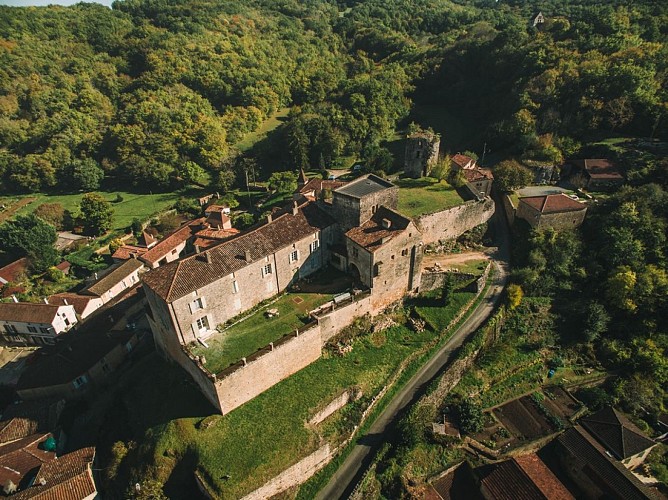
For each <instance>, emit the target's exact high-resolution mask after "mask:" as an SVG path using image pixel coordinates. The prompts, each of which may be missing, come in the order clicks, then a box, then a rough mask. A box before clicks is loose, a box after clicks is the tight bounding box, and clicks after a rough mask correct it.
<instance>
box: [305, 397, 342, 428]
mask: <svg viewBox="0 0 668 500" xmlns="http://www.w3.org/2000/svg"><path fill="white" fill-rule="evenodd" d="M348 401H350V393H349V392H348V391H346V392H344V393H343V394H341V395H340V396H338V397H336V398H334V399H333V400H332V401H330V403H329V404H328V405H327V406H325V407H324V408H323V409H322V410H320V411H319V412H317V413H316V414H315V415H313V416H312V417H311V418H310V419H309V421H308V423H309V425H317V424H319V423H320V422H322V421H323V420H325V419H326V418H327V417H329V416H330V415H331V414H332V413H334V412H335V411H337V410H340V409H341V408H343V407H344V406H346V404H348Z"/></svg>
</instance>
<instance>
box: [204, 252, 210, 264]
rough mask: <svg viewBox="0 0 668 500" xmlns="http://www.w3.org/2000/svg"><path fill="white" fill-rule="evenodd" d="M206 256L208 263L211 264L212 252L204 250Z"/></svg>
mask: <svg viewBox="0 0 668 500" xmlns="http://www.w3.org/2000/svg"><path fill="white" fill-rule="evenodd" d="M204 257H205V258H206V263H207V264H211V252H204Z"/></svg>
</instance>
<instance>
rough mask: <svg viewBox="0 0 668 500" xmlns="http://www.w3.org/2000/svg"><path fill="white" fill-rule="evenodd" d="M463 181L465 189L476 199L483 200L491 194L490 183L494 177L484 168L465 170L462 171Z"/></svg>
mask: <svg viewBox="0 0 668 500" xmlns="http://www.w3.org/2000/svg"><path fill="white" fill-rule="evenodd" d="M462 174H463V175H464V179H466V189H468V190H469V191H470V192H471V194H472V195H473V196H474V197H475V198H476V199H479V200H480V199H483V198H485V197H487V196H489V195H490V193H491V192H492V182H494V175H492V172H491V170H489V169H486V168H478V167H476V168H467V169H463V170H462Z"/></svg>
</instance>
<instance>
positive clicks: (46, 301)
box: [44, 297, 49, 306]
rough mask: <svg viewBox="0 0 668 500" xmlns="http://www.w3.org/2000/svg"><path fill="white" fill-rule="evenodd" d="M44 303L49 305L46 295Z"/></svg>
mask: <svg viewBox="0 0 668 500" xmlns="http://www.w3.org/2000/svg"><path fill="white" fill-rule="evenodd" d="M44 303H45V304H46V305H47V306H48V305H49V299H47V298H46V297H44Z"/></svg>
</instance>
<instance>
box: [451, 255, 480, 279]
mask: <svg viewBox="0 0 668 500" xmlns="http://www.w3.org/2000/svg"><path fill="white" fill-rule="evenodd" d="M488 263H489V260H487V259H477V260H467V261H464V262H458V263H448V268H450V269H457V271H459V272H460V273H468V274H475V275H478V276H479V275H481V274H482V273H483V271H484V270H485V268H486V267H487V264H488Z"/></svg>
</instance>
